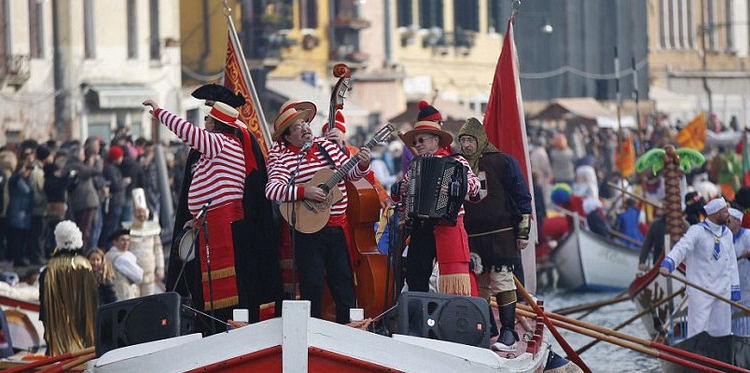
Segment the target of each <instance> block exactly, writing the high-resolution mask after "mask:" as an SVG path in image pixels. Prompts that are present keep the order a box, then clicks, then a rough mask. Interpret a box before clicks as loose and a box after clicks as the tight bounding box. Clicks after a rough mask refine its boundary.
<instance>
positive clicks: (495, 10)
mask: <svg viewBox="0 0 750 373" xmlns="http://www.w3.org/2000/svg"><path fill="white" fill-rule="evenodd" d="M502 3H507V1H505V0H487V32H496V33H500V32H503V30H505V20H507V19H508V15H507V14H505V13H504V12H503V4H502Z"/></svg>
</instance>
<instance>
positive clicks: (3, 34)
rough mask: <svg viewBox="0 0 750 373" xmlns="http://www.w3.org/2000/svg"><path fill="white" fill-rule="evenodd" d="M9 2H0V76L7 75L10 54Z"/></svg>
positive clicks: (0, 0)
mask: <svg viewBox="0 0 750 373" xmlns="http://www.w3.org/2000/svg"><path fill="white" fill-rule="evenodd" d="M8 6H9V0H0V76H2V75H4V74H5V66H6V63H7V62H6V59H7V58H8V54H10V53H9V52H10V19H9V18H10V17H9V12H8Z"/></svg>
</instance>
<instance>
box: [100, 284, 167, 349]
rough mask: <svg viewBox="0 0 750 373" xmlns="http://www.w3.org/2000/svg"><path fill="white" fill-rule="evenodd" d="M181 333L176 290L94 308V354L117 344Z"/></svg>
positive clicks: (127, 343) (121, 344)
mask: <svg viewBox="0 0 750 373" xmlns="http://www.w3.org/2000/svg"><path fill="white" fill-rule="evenodd" d="M179 335H180V295H179V294H177V293H175V292H169V293H162V294H155V295H149V296H146V297H141V298H135V299H129V300H124V301H120V302H115V303H110V304H106V305H104V306H101V307H99V309H98V310H97V311H96V336H95V340H96V357H99V356H101V355H103V354H104V353H106V352H107V351H110V350H114V349H116V348H119V347H124V346H130V345H134V344H138V343H143V342H150V341H156V340H159V339H164V338H171V337H177V336H179Z"/></svg>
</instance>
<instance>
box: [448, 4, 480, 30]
mask: <svg viewBox="0 0 750 373" xmlns="http://www.w3.org/2000/svg"><path fill="white" fill-rule="evenodd" d="M453 17H454V20H453V23H454V24H455V25H456V26H455V27H456V31H457V32H458V31H460V30H463V31H467V30H469V31H479V0H461V1H456V2H454V3H453Z"/></svg>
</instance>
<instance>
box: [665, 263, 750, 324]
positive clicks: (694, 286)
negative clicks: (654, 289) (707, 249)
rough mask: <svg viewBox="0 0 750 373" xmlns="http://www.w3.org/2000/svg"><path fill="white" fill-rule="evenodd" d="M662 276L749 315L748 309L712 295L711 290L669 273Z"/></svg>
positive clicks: (749, 310)
mask: <svg viewBox="0 0 750 373" xmlns="http://www.w3.org/2000/svg"><path fill="white" fill-rule="evenodd" d="M662 274H663V273H662ZM663 275H664V274H663ZM664 276H666V277H669V278H673V279H675V280H677V281H679V282H682V283H683V284H685V285H687V286H690V287H693V288H696V289H698V290H700V291H702V292H704V293H706V294H708V295H710V296H712V297H714V298H716V299H718V300H721V301H724V302H726V303H729V304H731V305H733V306H735V307H737V308H739V309H741V310H743V311H745V313H747V314H748V315H750V308H747V307H745V306H744V305H742V304H740V303H737V302H735V301H733V300H730V299H727V298H724V297H722V296H721V295H719V294H716V293H714V292H713V291H711V290H708V289H706V288H704V287H702V286H699V285H696V284H694V283H692V282H690V281H688V280H685V279H684V278H680V277H677V276H675V275H673V274H671V273H670V274H666V275H664Z"/></svg>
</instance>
